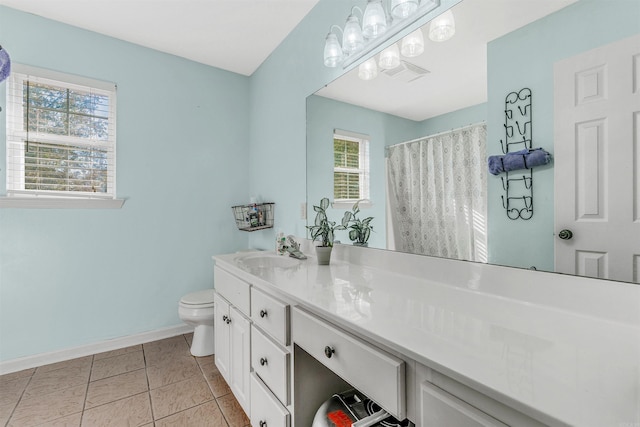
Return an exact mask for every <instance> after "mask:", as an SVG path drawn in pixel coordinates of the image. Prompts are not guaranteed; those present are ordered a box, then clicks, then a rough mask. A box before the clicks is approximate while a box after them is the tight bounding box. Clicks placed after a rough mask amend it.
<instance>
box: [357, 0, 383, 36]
mask: <svg viewBox="0 0 640 427" xmlns="http://www.w3.org/2000/svg"><path fill="white" fill-rule="evenodd" d="M386 31H387V15H386V14H385V13H384V8H383V7H382V0H368V3H367V7H366V8H365V9H364V15H363V16H362V34H363V35H364V36H365V37H366V38H367V39H369V40H371V39H375V38H378V37H380V36H381V35H382V34H384V33H385V32H386Z"/></svg>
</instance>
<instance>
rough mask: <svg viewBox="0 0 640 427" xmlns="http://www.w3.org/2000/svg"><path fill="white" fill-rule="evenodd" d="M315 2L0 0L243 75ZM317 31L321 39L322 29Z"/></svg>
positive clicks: (267, 0) (257, 63) (251, 0)
mask: <svg viewBox="0 0 640 427" xmlns="http://www.w3.org/2000/svg"><path fill="white" fill-rule="evenodd" d="M317 2H318V0H0V4H2V5H5V6H9V7H11V8H14V9H18V10H22V11H25V12H29V13H33V14H35V15H39V16H43V17H46V18H50V19H53V20H55V21H60V22H64V23H66V24H70V25H74V26H76V27H80V28H84V29H87V30H91V31H95V32H97V33H101V34H105V35H108V36H111V37H115V38H117V39H121V40H125V41H128V42H131V43H135V44H138V45H141V46H145V47H149V48H152V49H156V50H159V51H162V52H167V53H171V54H174V55H177V56H181V57H183V58H187V59H191V60H193V61H197V62H201V63H203V64H207V65H211V66H213V67H217V68H221V69H224V70H228V71H233V72H235V73H239V74H243V75H246V76H249V75H251V74H253V72H254V71H255V70H256V69H257V68H258V67H259V66H260V64H262V62H263V61H264V60H265V59H267V57H268V56H269V54H271V52H273V50H274V49H275V48H276V47H277V46H278V45H279V44H280V42H282V40H284V39H285V38H286V36H287V35H288V34H289V33H290V32H291V30H293V28H295V26H296V25H298V23H299V22H300V21H301V20H302V18H304V16H305V15H306V14H307V13H308V12H309V11H310V10H311V9H312V8H313V7H314V6H315V5H316V3H317ZM318 37H319V40H322V38H323V37H324V34H321V35H319V36H318ZM319 43H322V41H319Z"/></svg>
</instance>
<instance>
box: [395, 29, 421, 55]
mask: <svg viewBox="0 0 640 427" xmlns="http://www.w3.org/2000/svg"><path fill="white" fill-rule="evenodd" d="M400 52H401V53H402V56H405V57H407V58H413V57H415V56H418V55H420V54H422V52H424V36H423V35H422V30H421V29H420V28H418V29H417V30H415V31H414V32H413V33H411V34H409V35H407V36H405V37H404V38H403V39H402V47H401V48H400Z"/></svg>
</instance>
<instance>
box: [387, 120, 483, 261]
mask: <svg viewBox="0 0 640 427" xmlns="http://www.w3.org/2000/svg"><path fill="white" fill-rule="evenodd" d="M486 135H487V129H486V125H485V124H479V125H472V126H467V127H464V128H460V129H456V130H452V131H451V132H444V133H440V134H437V135H432V136H427V137H424V138H421V139H418V140H414V141H410V142H405V143H401V144H397V145H393V146H390V147H388V152H387V158H386V171H387V195H388V197H387V212H388V214H389V215H388V216H387V218H388V219H389V223H388V224H387V225H388V227H387V229H388V230H389V239H390V240H389V246H390V249H396V250H399V251H402V252H410V253H416V254H423V255H433V256H440V257H447V258H454V259H464V260H471V261H481V262H486V261H487V227H486V212H487V204H486V200H487V168H486V165H485V158H486Z"/></svg>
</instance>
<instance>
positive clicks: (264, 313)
mask: <svg viewBox="0 0 640 427" xmlns="http://www.w3.org/2000/svg"><path fill="white" fill-rule="evenodd" d="M260 317H263V318H264V317H267V310H260Z"/></svg>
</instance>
